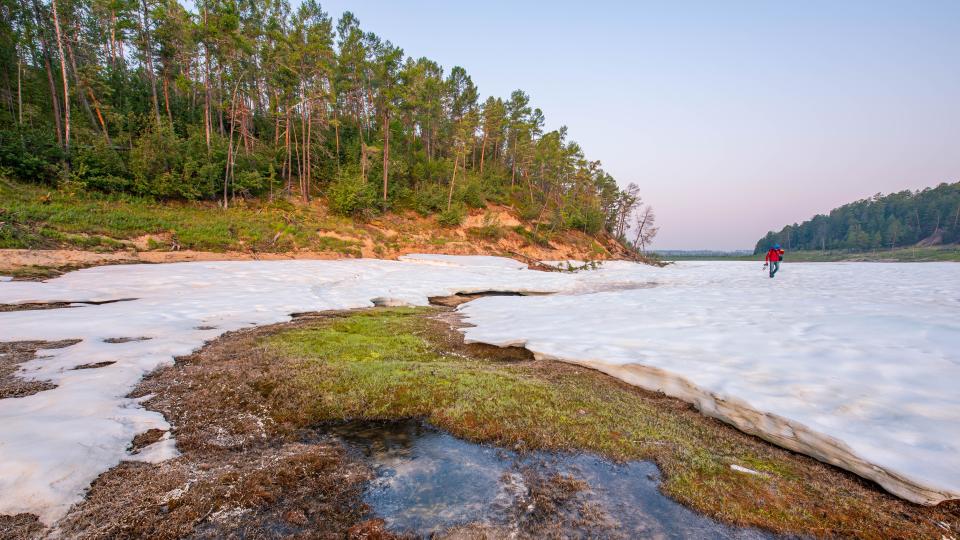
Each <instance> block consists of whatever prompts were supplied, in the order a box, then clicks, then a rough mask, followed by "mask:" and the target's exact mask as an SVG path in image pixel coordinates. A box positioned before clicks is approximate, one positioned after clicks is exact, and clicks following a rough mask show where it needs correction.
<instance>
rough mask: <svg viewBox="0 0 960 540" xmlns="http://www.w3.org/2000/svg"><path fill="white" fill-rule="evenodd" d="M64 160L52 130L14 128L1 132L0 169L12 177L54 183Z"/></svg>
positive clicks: (27, 180)
mask: <svg viewBox="0 0 960 540" xmlns="http://www.w3.org/2000/svg"><path fill="white" fill-rule="evenodd" d="M63 159H64V154H63V151H62V150H61V149H60V147H59V146H58V145H57V144H56V139H55V138H54V132H53V131H50V130H48V129H46V128H42V129H38V128H29V127H17V126H13V127H10V128H4V129H0V167H4V168H6V169H7V170H8V171H9V174H10V176H11V177H13V178H16V179H18V180H21V181H24V182H32V183H41V184H52V183H55V182H56V179H57V176H58V175H59V171H60V166H59V164H60V162H61V161H62V160H63Z"/></svg>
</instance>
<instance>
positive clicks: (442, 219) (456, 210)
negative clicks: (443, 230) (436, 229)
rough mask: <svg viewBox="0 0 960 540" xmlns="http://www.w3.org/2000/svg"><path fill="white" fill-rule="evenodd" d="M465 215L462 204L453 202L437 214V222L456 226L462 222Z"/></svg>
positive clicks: (446, 225)
mask: <svg viewBox="0 0 960 540" xmlns="http://www.w3.org/2000/svg"><path fill="white" fill-rule="evenodd" d="M465 217H466V211H465V210H464V208H463V206H461V205H459V204H455V205H453V206H451V207H450V208H448V209H446V210H444V211H443V212H440V215H439V216H437V222H438V223H439V224H440V225H443V226H444V227H456V226H457V225H460V224H461V223H463V219H464V218H465Z"/></svg>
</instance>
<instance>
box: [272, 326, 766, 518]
mask: <svg viewBox="0 0 960 540" xmlns="http://www.w3.org/2000/svg"><path fill="white" fill-rule="evenodd" d="M424 314H425V311H424V310H423V309H378V310H373V311H365V312H357V313H355V314H351V315H349V316H347V317H345V318H333V319H331V320H329V321H325V322H323V323H320V324H318V325H316V326H313V327H309V328H305V329H298V330H292V331H287V332H283V333H280V334H278V335H275V336H273V337H270V338H268V340H267V342H266V346H267V347H268V348H269V349H272V350H273V352H274V353H276V354H279V355H282V356H284V357H293V358H296V359H298V360H297V366H298V368H297V370H296V373H295V374H292V375H291V378H290V379H289V380H288V381H287V382H286V384H288V385H291V386H292V387H294V388H295V389H296V390H295V391H294V392H292V393H293V394H295V395H298V396H300V399H298V400H296V401H293V402H291V403H290V405H289V407H285V405H284V404H280V405H279V410H280V411H281V412H280V413H279V417H280V418H279V419H280V420H281V421H290V420H291V418H297V420H296V422H298V423H303V424H311V423H317V422H325V421H336V420H342V419H347V418H363V419H393V418H406V417H424V418H427V419H429V421H430V422H432V423H434V424H436V425H438V426H441V427H443V428H445V429H447V430H449V431H451V432H453V433H455V434H457V435H458V436H461V437H464V438H467V439H471V440H480V441H486V442H493V443H497V444H502V445H507V446H516V445H521V446H523V447H527V448H545V449H554V450H573V449H580V450H591V451H595V452H599V453H602V454H605V455H607V456H609V457H612V458H615V459H656V460H658V461H659V462H661V465H662V466H665V468H666V469H667V470H668V471H671V472H675V473H676V472H678V471H682V473H681V474H672V475H671V476H670V477H669V479H668V481H667V484H666V489H667V490H668V491H669V492H671V493H673V494H674V495H677V496H679V497H681V498H691V499H700V498H703V497H704V495H705V494H708V493H710V491H711V490H714V489H721V488H722V489H727V488H732V485H733V484H736V485H740V486H742V484H743V482H744V479H743V478H742V477H743V476H744V475H742V474H740V473H736V472H732V471H731V470H730V468H729V464H730V463H732V462H736V463H740V464H744V465H745V466H752V467H755V468H758V469H760V470H765V471H767V470H769V471H771V472H776V471H779V470H780V468H783V467H785V465H783V464H777V463H771V464H768V463H766V462H765V461H764V460H765V459H767V458H764V457H762V456H761V455H758V454H756V453H755V452H754V451H753V449H751V448H735V447H732V446H731V445H730V444H729V443H727V442H725V441H724V440H723V437H722V436H717V434H716V433H715V432H714V431H713V430H711V429H709V426H710V424H711V422H710V421H705V420H703V419H701V418H699V417H696V416H692V415H689V414H680V415H678V414H676V413H675V412H674V411H671V410H670V409H669V408H667V409H663V408H659V407H657V406H656V404H654V403H650V402H649V401H646V400H643V399H638V397H637V391H636V390H634V389H633V388H630V387H627V386H625V385H622V384H619V383H616V382H615V381H613V380H612V379H609V378H607V377H604V376H598V375H596V374H594V373H593V372H590V371H588V370H585V371H586V373H588V374H589V375H586V376H584V375H583V374H578V373H577V371H576V370H575V369H573V368H570V369H559V370H556V371H555V372H545V371H544V369H543V368H542V366H537V365H533V364H531V363H529V362H519V363H518V362H498V361H489V360H487V361H484V360H477V359H475V358H471V357H464V356H463V355H462V354H453V353H451V352H450V351H449V350H446V349H445V348H444V347H443V346H442V345H441V344H440V341H441V340H440V339H439V338H438V337H437V336H436V332H437V330H436V325H435V324H433V323H431V322H430V321H429V319H428V318H427V317H425V316H424ZM564 367H566V366H564ZM283 395H290V392H286V393H283ZM720 431H725V430H724V429H721V430H720ZM664 449H669V450H670V451H669V452H664ZM705 482H706V483H705ZM710 485H713V486H714V487H709V486H710ZM718 486H719V487H718ZM714 494H715V493H714Z"/></svg>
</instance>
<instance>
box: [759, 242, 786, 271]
mask: <svg viewBox="0 0 960 540" xmlns="http://www.w3.org/2000/svg"><path fill="white" fill-rule="evenodd" d="M764 260H765V261H766V262H764V263H763V267H764V268H767V267H768V266H769V267H770V277H773V276H775V275H776V274H777V271H779V270H780V261H782V260H783V249H781V248H780V244H774V245H773V247H772V248H770V250H769V251H767V258H766V259H764Z"/></svg>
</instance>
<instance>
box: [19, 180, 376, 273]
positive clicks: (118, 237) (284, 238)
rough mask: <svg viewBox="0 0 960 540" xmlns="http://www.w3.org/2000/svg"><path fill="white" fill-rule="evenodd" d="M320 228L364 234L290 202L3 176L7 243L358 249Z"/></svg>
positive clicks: (343, 221)
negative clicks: (113, 190)
mask: <svg viewBox="0 0 960 540" xmlns="http://www.w3.org/2000/svg"><path fill="white" fill-rule="evenodd" d="M320 230H325V231H336V232H340V233H343V234H360V233H359V231H357V230H356V229H354V228H353V226H352V222H351V220H349V219H347V218H337V217H334V216H329V215H321V214H320V213H319V212H311V211H310V207H307V206H297V205H293V204H290V203H288V202H286V201H279V200H278V201H274V202H272V203H269V202H263V203H261V202H253V203H250V202H245V201H237V205H235V206H234V207H231V208H228V209H226V210H224V209H221V208H219V207H217V206H216V205H215V204H212V203H198V202H192V203H176V202H158V201H155V200H152V199H148V198H141V197H134V196H129V195H104V194H99V193H69V192H65V191H62V190H55V189H45V188H42V187H39V186H34V185H29V184H20V183H15V182H11V181H4V180H2V179H0V248H10V249H49V248H59V247H68V248H77V249H87V250H102V251H113V250H116V249H121V248H125V247H127V245H128V244H125V243H124V242H122V241H123V240H132V239H134V238H137V237H141V236H144V235H157V237H158V239H151V241H150V244H149V245H148V246H147V249H171V248H174V247H179V248H181V249H193V250H199V251H230V250H250V249H256V250H258V251H267V252H280V251H288V250H290V249H295V248H299V249H312V250H316V251H333V252H338V253H342V254H344V255H359V243H358V242H354V241H351V240H346V239H339V238H332V237H329V236H319V235H318V234H317V233H318V232H319V231H320Z"/></svg>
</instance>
